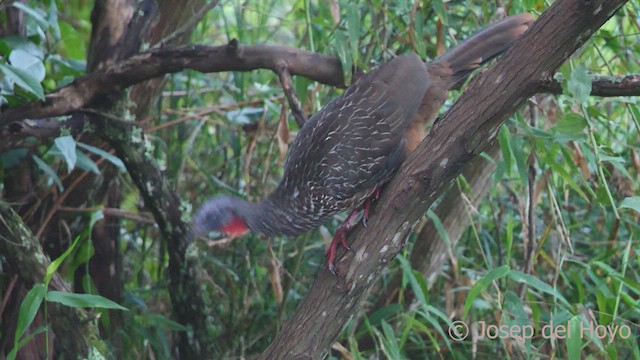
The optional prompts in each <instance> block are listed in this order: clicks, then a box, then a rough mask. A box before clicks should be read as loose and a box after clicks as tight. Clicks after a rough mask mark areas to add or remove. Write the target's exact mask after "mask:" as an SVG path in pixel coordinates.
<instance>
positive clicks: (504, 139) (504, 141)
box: [498, 125, 513, 176]
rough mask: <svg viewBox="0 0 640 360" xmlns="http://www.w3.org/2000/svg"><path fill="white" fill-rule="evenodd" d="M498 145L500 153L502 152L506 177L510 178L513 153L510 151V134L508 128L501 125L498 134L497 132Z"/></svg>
mask: <svg viewBox="0 0 640 360" xmlns="http://www.w3.org/2000/svg"><path fill="white" fill-rule="evenodd" d="M498 143H499V144H500V151H501V152H502V159H503V161H504V166H505V168H506V170H507V175H509V176H511V169H512V167H513V160H512V153H513V152H512V151H511V133H510V132H509V127H508V126H506V125H503V126H501V127H500V132H498Z"/></svg>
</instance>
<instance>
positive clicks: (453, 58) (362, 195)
mask: <svg viewBox="0 0 640 360" xmlns="http://www.w3.org/2000/svg"><path fill="white" fill-rule="evenodd" d="M532 21H533V17H532V16H531V15H530V14H526V13H525V14H520V15H515V16H511V17H507V18H505V19H503V20H501V21H499V22H497V23H495V24H492V25H490V26H489V27H487V28H486V29H484V30H482V31H480V32H478V33H477V34H475V35H474V36H472V37H471V38H469V39H467V40H466V41H464V42H462V43H461V44H459V45H458V46H456V47H454V48H453V49H451V50H450V51H449V52H447V53H445V54H444V55H442V56H440V57H438V58H437V59H436V60H435V61H433V62H431V63H429V64H426V65H425V63H424V62H423V61H422V60H421V59H420V57H419V56H418V55H416V54H413V53H409V54H405V55H401V56H398V57H396V58H394V59H392V60H391V61H389V62H387V63H385V64H382V65H380V66H379V67H377V68H376V69H374V70H372V71H371V72H369V73H367V74H365V75H362V76H361V77H360V78H359V79H357V80H356V81H355V82H354V83H353V84H352V85H351V86H349V87H348V88H347V90H346V91H345V92H344V93H343V94H342V95H340V96H338V97H336V98H335V99H333V100H332V101H331V102H330V103H328V104H327V105H326V106H325V107H324V108H322V110H320V111H319V112H317V113H316V114H315V115H313V116H312V117H311V118H310V119H309V120H308V121H307V122H305V123H304V125H303V126H302V128H301V129H300V131H299V132H298V135H297V137H296V139H295V141H294V143H293V145H292V146H291V150H290V152H289V154H288V157H287V160H286V163H285V166H284V175H283V177H282V179H281V180H280V183H279V184H278V187H277V188H276V189H275V190H274V191H273V192H272V193H271V194H270V195H268V196H267V197H266V198H264V199H263V200H262V201H260V202H258V203H257V204H254V203H250V202H248V201H245V200H243V199H240V198H237V197H233V196H227V195H222V196H217V197H214V198H212V199H209V200H208V201H206V202H205V203H204V204H203V205H202V206H201V207H200V208H199V209H198V211H197V212H196V214H195V216H194V218H193V230H192V231H193V233H192V235H193V236H194V237H200V236H205V235H207V234H209V233H210V232H212V231H217V232H219V233H222V234H224V235H226V236H228V237H232V238H233V237H237V236H240V235H242V234H244V233H245V232H247V231H254V232H258V233H262V234H265V235H267V236H276V235H287V236H295V235H297V234H300V233H303V232H306V231H309V230H311V229H314V228H316V227H318V226H320V225H321V224H322V223H324V222H325V221H326V220H327V219H328V218H330V217H332V216H333V215H335V214H336V213H339V212H342V211H345V210H350V209H352V212H351V213H350V215H349V216H348V217H347V219H346V220H345V221H344V222H343V223H342V225H340V226H339V227H338V229H337V230H336V233H335V236H334V238H333V240H332V242H331V245H330V246H329V248H328V249H327V251H326V253H325V256H327V257H328V268H329V270H330V271H331V272H332V273H334V274H335V270H334V260H335V255H336V250H337V249H338V246H339V245H342V246H343V247H345V248H346V249H349V247H348V246H347V242H346V235H347V233H348V232H349V231H350V230H351V229H352V228H353V227H354V226H355V225H356V224H357V221H356V220H357V218H358V215H359V214H360V211H361V210H363V216H362V219H363V220H362V221H363V224H365V225H366V221H367V218H368V213H369V206H370V204H371V201H372V200H375V199H376V198H377V197H378V195H379V191H380V188H381V186H382V185H384V184H385V183H386V182H387V181H389V180H390V178H391V176H392V175H393V173H394V172H395V171H396V170H397V169H398V168H399V167H400V165H401V164H402V162H403V160H404V159H405V157H406V156H407V155H408V154H410V153H411V152H412V151H413V150H414V149H415V148H416V147H417V146H418V144H419V143H420V141H422V139H423V138H424V136H425V132H424V127H425V124H426V123H428V122H430V121H432V120H433V119H434V118H435V116H436V115H437V113H438V111H439V109H440V107H441V106H442V105H443V104H444V102H445V100H446V98H447V93H448V91H449V90H450V89H452V88H455V87H457V86H460V84H461V83H462V82H463V81H464V79H465V78H466V77H467V76H468V75H469V73H470V72H471V71H473V70H474V69H476V68H478V67H479V66H480V65H482V64H483V63H485V62H487V61H489V60H490V59H492V58H494V57H495V56H497V55H499V54H500V53H502V52H503V51H505V50H506V49H508V48H509V47H510V46H511V45H512V44H513V43H514V42H515V41H516V40H517V39H518V38H519V37H520V35H522V34H523V33H524V32H525V31H526V30H527V29H528V27H529V25H530V24H531V22H532Z"/></svg>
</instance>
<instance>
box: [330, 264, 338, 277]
mask: <svg viewBox="0 0 640 360" xmlns="http://www.w3.org/2000/svg"><path fill="white" fill-rule="evenodd" d="M329 272H330V273H332V274H333V276H338V274H336V269H335V267H334V266H333V264H329Z"/></svg>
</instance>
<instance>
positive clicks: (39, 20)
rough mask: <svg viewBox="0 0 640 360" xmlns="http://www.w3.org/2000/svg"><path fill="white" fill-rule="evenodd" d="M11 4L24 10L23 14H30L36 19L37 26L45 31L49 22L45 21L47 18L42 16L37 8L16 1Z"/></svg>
mask: <svg viewBox="0 0 640 360" xmlns="http://www.w3.org/2000/svg"><path fill="white" fill-rule="evenodd" d="M11 6H13V7H15V8H18V9H20V10H22V11H24V13H25V14H27V15H29V16H31V17H32V18H33V19H34V20H35V21H36V23H37V24H38V26H39V27H40V28H42V30H43V31H46V30H47V28H48V27H49V23H47V19H45V17H44V16H42V14H41V13H40V12H39V11H38V10H36V9H32V8H30V7H29V6H27V5H25V4H23V3H21V2H18V1H16V2H14V3H13V4H11Z"/></svg>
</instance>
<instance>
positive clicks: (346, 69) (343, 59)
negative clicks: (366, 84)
mask: <svg viewBox="0 0 640 360" xmlns="http://www.w3.org/2000/svg"><path fill="white" fill-rule="evenodd" d="M335 40H336V43H335V48H336V51H337V52H338V58H339V59H340V65H342V75H343V76H344V83H345V85H349V83H350V82H351V66H352V65H353V62H352V61H351V52H350V51H349V47H348V46H347V38H346V36H345V35H344V32H343V31H340V30H338V31H336V34H335Z"/></svg>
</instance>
